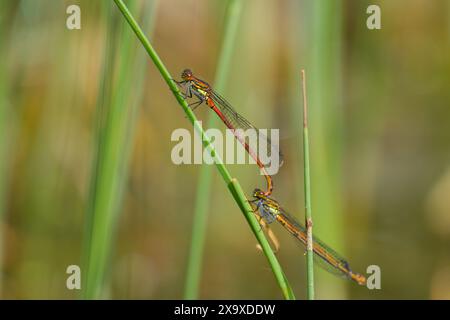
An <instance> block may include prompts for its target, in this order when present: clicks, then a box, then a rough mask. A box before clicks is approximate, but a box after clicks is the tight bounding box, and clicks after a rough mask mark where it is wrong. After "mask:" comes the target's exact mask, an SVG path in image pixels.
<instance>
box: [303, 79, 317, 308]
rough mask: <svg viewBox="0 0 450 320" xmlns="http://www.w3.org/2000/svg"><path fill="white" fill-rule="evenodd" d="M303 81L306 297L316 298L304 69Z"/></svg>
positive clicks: (309, 298)
mask: <svg viewBox="0 0 450 320" xmlns="http://www.w3.org/2000/svg"><path fill="white" fill-rule="evenodd" d="M302 83H303V168H304V173H305V174H304V184H305V226H306V283H307V285H306V298H307V299H308V300H314V259H313V258H314V251H313V234H312V225H313V221H312V213H311V177H310V171H309V132H308V106H307V104H306V78H305V70H302Z"/></svg>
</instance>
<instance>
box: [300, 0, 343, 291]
mask: <svg viewBox="0 0 450 320" xmlns="http://www.w3.org/2000/svg"><path fill="white" fill-rule="evenodd" d="M308 4H309V6H310V10H311V13H310V16H311V17H312V20H311V21H312V25H313V27H312V29H311V31H312V33H311V38H310V39H309V42H310V43H311V45H309V46H308V48H309V50H310V52H309V53H308V56H309V59H308V60H309V63H310V67H309V70H310V74H309V79H308V85H309V93H310V94H309V102H310V103H311V104H312V105H314V108H313V109H311V110H310V112H309V124H310V126H311V131H310V132H311V134H312V135H314V146H313V148H312V149H311V157H312V158H313V159H314V167H313V168H311V178H312V180H313V181H314V182H315V183H314V185H313V186H312V201H313V202H314V204H315V210H316V212H320V215H318V216H316V217H315V230H316V232H319V233H320V234H322V235H325V238H326V239H323V240H326V241H327V242H329V243H332V244H333V246H335V247H336V248H337V249H338V250H340V248H342V236H341V235H342V221H343V219H341V218H339V215H340V214H341V213H342V210H341V207H342V202H341V194H340V190H341V188H340V184H341V177H340V172H341V164H342V121H341V103H340V100H341V97H340V92H341V90H340V82H341V81H340V80H341V79H340V74H341V73H340V71H341V70H340V59H341V54H340V50H341V47H340V46H341V45H340V42H341V19H342V3H341V1H327V0H316V1H313V2H311V3H308ZM315 285H316V289H317V291H318V292H319V291H320V293H321V294H320V297H319V298H342V297H343V296H345V288H344V286H345V284H344V283H343V282H342V281H340V280H339V279H335V278H334V277H333V276H332V275H328V274H326V273H325V272H320V273H317V272H316V284H315ZM320 288H323V290H320Z"/></svg>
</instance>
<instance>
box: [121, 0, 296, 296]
mask: <svg viewBox="0 0 450 320" xmlns="http://www.w3.org/2000/svg"><path fill="white" fill-rule="evenodd" d="M114 2H115V3H116V5H117V7H118V8H119V10H120V11H121V12H122V14H123V16H124V18H125V19H126V20H127V22H128V24H129V25H130V27H131V28H132V29H133V31H134V32H135V34H136V36H137V37H138V39H139V40H140V41H141V43H142V45H143V46H144V48H145V50H146V51H147V53H148V55H149V56H150V58H151V59H152V61H153V63H154V64H155V66H156V68H157V69H158V70H159V72H160V73H161V76H162V77H163V79H164V80H165V81H166V83H167V85H168V86H169V88H170V90H171V91H172V93H173V94H174V96H175V99H177V101H178V103H179V104H180V106H181V108H182V109H183V111H184V112H185V113H186V115H187V117H188V119H189V121H190V122H191V123H192V125H193V126H194V129H195V130H196V132H197V133H198V134H199V135H200V137H201V139H202V141H203V144H204V146H205V148H206V149H208V151H209V152H210V154H211V157H212V159H214V163H215V165H216V167H217V170H219V172H220V174H221V176H222V178H223V180H224V182H225V183H226V184H227V186H228V188H229V189H230V192H231V194H232V195H233V197H234V199H235V201H236V203H237V204H238V206H239V208H240V209H241V211H242V213H243V214H244V216H245V218H246V219H247V221H248V223H249V224H250V227H251V229H252V231H253V233H254V235H255V237H256V238H257V240H258V242H259V244H260V245H261V247H262V248H263V252H264V254H265V256H266V257H267V260H268V261H269V264H270V267H271V269H272V272H273V273H274V275H275V278H276V280H277V282H278V285H279V286H280V288H281V291H282V293H283V295H284V297H285V298H286V299H295V297H294V294H293V292H292V289H291V287H290V285H289V283H288V281H287V279H286V277H285V276H284V273H283V271H282V269H281V266H280V264H279V262H278V260H277V258H276V257H275V254H274V253H273V251H272V249H271V248H270V245H269V243H268V242H267V239H266V238H265V236H264V233H263V232H262V228H260V226H259V223H258V221H257V220H256V218H255V216H254V214H253V209H252V207H251V205H250V203H249V202H248V200H247V198H246V197H245V194H244V192H243V190H242V188H241V186H240V184H239V183H238V182H237V180H235V179H232V178H231V175H230V173H229V172H228V170H227V169H226V167H225V166H224V164H223V162H222V160H221V159H220V157H219V156H218V155H217V153H216V151H215V149H214V147H213V145H212V143H211V140H210V138H209V137H208V136H207V135H206V134H205V132H204V131H203V129H202V127H201V126H200V124H199V122H198V121H197V119H196V117H195V115H194V113H193V112H192V110H191V109H190V108H189V106H188V104H187V102H186V101H185V100H184V98H183V96H182V95H181V92H180V90H179V88H178V87H177V85H176V84H175V82H174V81H173V80H172V79H173V78H172V77H171V75H170V73H169V71H168V70H167V69H166V67H165V66H164V64H163V62H162V61H161V59H160V58H159V56H158V54H157V53H156V51H155V50H154V49H153V47H152V45H151V44H150V41H149V40H148V39H147V37H146V36H145V35H144V33H143V31H142V29H141V28H140V27H139V25H138V23H137V22H136V20H135V19H134V18H133V16H132V14H131V12H130V11H129V10H128V8H127V6H126V5H125V4H124V3H123V1H122V0H114Z"/></svg>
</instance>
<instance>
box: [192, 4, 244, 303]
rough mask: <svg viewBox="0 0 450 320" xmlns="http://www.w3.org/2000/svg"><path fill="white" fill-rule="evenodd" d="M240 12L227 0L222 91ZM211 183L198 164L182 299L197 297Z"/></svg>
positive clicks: (212, 119)
mask: <svg viewBox="0 0 450 320" xmlns="http://www.w3.org/2000/svg"><path fill="white" fill-rule="evenodd" d="M241 11H242V0H230V1H229V2H228V7H227V13H226V15H225V28H224V30H225V34H224V37H223V42H222V48H221V53H220V57H219V60H218V68H217V74H216V79H215V81H214V84H215V88H216V89H217V90H218V91H219V92H223V91H224V88H225V82H226V79H227V78H228V74H229V70H230V64H231V56H232V54H233V51H234V47H235V39H236V34H237V30H238V24H239V20H240V16H241ZM218 122H219V120H218V118H217V117H216V116H215V115H214V114H213V113H212V112H211V113H209V119H208V127H209V128H210V127H216V126H217V125H218ZM211 184H212V167H211V166H202V167H201V168H200V176H199V181H198V185H197V193H196V194H197V198H196V200H195V210H194V219H193V223H192V233H191V234H192V238H191V246H190V251H189V257H188V267H187V273H186V285H185V290H184V298H185V299H197V298H198V288H199V283H200V274H201V270H202V261H203V250H204V246H205V234H206V221H207V213H208V208H209V207H210V199H211Z"/></svg>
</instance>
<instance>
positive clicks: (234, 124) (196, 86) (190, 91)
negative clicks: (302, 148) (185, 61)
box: [176, 69, 283, 195]
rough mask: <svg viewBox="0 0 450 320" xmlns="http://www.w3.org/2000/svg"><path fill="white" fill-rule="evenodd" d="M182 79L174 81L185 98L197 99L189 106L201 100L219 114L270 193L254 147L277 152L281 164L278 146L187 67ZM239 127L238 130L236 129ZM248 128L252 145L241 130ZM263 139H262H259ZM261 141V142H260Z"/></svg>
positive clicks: (262, 167) (270, 188)
mask: <svg viewBox="0 0 450 320" xmlns="http://www.w3.org/2000/svg"><path fill="white" fill-rule="evenodd" d="M181 78H182V81H179V82H178V81H176V83H177V84H179V85H182V86H183V87H184V89H185V90H186V91H185V92H184V97H185V98H192V97H193V96H195V97H196V98H198V101H196V102H194V103H192V104H190V106H191V108H192V109H193V110H194V109H195V108H196V107H198V106H199V105H201V104H202V103H203V102H204V103H206V104H207V105H208V106H209V107H210V108H211V109H213V110H214V112H215V113H216V114H217V115H218V116H219V118H220V119H221V120H222V122H223V123H224V124H225V125H226V126H227V127H228V129H230V130H231V131H232V132H233V134H234V136H235V137H236V139H237V140H238V141H239V142H240V143H241V144H242V146H243V147H244V148H245V150H246V151H247V152H248V153H249V154H250V156H251V157H252V158H253V160H255V162H256V164H257V165H258V166H259V168H260V170H261V172H262V174H264V176H265V178H266V181H267V191H266V192H264V194H265V195H270V194H272V190H273V181H272V177H271V175H270V174H269V173H268V172H267V170H266V166H265V165H264V164H263V162H262V161H261V159H260V157H259V156H258V154H257V153H256V151H255V150H256V148H257V147H259V148H260V147H261V145H266V146H267V151H268V152H269V153H271V154H272V152H276V153H278V159H279V163H278V165H279V166H281V165H282V163H283V157H282V154H281V152H280V151H279V149H278V147H277V146H276V145H274V144H272V142H271V141H270V139H269V138H268V137H267V136H265V135H264V134H262V133H261V132H260V131H259V130H258V129H257V128H256V127H255V126H253V125H252V124H251V123H250V122H249V121H248V120H247V119H245V118H244V117H243V116H241V115H240V114H239V113H237V112H236V111H235V110H234V108H233V107H232V106H231V105H230V104H229V103H228V102H227V101H226V100H225V99H224V98H223V97H221V96H220V95H219V94H218V93H217V92H215V91H214V90H213V89H212V88H211V86H210V85H209V84H208V83H207V82H205V81H203V80H200V79H199V78H197V77H195V76H194V75H193V74H192V71H191V70H189V69H186V70H184V71H183V72H182V73H181ZM238 129H240V130H238ZM248 129H253V130H254V132H255V134H256V137H255V138H256V139H255V140H256V141H255V144H254V145H250V144H249V143H248V142H247V141H246V138H245V135H244V133H243V131H246V130H248ZM261 140H264V141H261ZM261 142H263V143H261Z"/></svg>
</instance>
